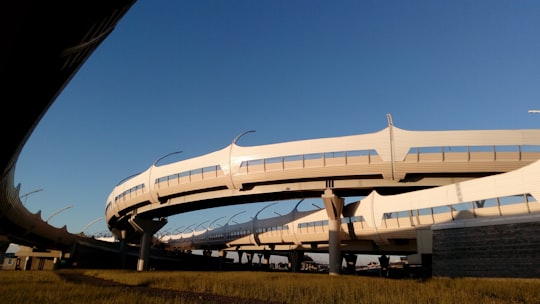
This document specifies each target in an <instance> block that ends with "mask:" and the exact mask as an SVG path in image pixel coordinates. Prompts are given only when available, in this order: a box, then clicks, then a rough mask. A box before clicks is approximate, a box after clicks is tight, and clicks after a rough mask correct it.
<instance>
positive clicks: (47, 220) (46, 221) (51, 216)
mask: <svg viewBox="0 0 540 304" xmlns="http://www.w3.org/2000/svg"><path fill="white" fill-rule="evenodd" d="M72 207H73V205H69V206H66V207H64V208H62V209H59V210H57V211H55V212H54V213H53V214H51V215H50V216H49V217H48V218H47V219H46V220H45V223H48V222H49V221H50V220H51V218H53V216H55V215H57V214H58V213H60V212H62V211H65V210H67V209H69V208H72Z"/></svg>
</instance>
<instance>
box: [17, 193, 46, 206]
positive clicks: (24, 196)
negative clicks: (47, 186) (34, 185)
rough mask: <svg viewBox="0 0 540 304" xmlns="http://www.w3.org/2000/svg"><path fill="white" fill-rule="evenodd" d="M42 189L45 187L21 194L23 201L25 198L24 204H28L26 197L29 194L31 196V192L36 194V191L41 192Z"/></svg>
mask: <svg viewBox="0 0 540 304" xmlns="http://www.w3.org/2000/svg"><path fill="white" fill-rule="evenodd" d="M40 191H43V189H37V190H34V191H30V192H27V193H25V194H23V195H21V196H19V198H20V199H21V202H22V199H23V198H24V202H23V204H26V199H27V198H28V196H29V195H30V194H34V193H36V192H40Z"/></svg>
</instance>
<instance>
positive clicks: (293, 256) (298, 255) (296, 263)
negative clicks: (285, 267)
mask: <svg viewBox="0 0 540 304" xmlns="http://www.w3.org/2000/svg"><path fill="white" fill-rule="evenodd" d="M288 259H289V268H290V269H291V271H292V272H299V271H300V266H301V264H302V260H303V259H304V252H303V251H296V250H295V251H293V252H291V253H289V256H288Z"/></svg>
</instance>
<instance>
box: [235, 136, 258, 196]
mask: <svg viewBox="0 0 540 304" xmlns="http://www.w3.org/2000/svg"><path fill="white" fill-rule="evenodd" d="M254 132H255V130H249V131H245V132H243V133H241V134H238V135H237V136H236V137H235V138H234V139H233V141H232V143H231V148H230V149H229V176H230V178H231V186H232V187H233V189H236V188H235V187H234V181H233V172H232V151H233V147H234V145H236V142H237V141H238V140H239V139H240V137H242V136H244V135H246V134H248V133H254Z"/></svg>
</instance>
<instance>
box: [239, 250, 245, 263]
mask: <svg viewBox="0 0 540 304" xmlns="http://www.w3.org/2000/svg"><path fill="white" fill-rule="evenodd" d="M242 258H244V252H243V251H238V264H242Z"/></svg>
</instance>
